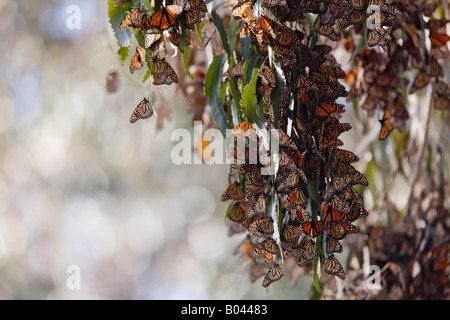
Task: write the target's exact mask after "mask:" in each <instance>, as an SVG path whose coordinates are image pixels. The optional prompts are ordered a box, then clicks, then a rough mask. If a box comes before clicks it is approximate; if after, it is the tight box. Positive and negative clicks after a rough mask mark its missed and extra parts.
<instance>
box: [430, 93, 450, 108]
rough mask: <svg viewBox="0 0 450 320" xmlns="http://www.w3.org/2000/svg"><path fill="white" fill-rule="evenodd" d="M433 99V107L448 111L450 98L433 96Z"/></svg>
mask: <svg viewBox="0 0 450 320" xmlns="http://www.w3.org/2000/svg"><path fill="white" fill-rule="evenodd" d="M433 99H434V106H435V107H436V109H439V110H446V109H450V98H448V97H446V96H444V95H437V96H436V97H434V96H433Z"/></svg>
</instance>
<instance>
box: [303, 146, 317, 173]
mask: <svg viewBox="0 0 450 320" xmlns="http://www.w3.org/2000/svg"><path fill="white" fill-rule="evenodd" d="M299 165H300V167H301V168H302V169H303V170H304V171H315V170H317V169H318V168H319V162H318V161H317V159H316V157H315V156H314V153H312V152H308V151H304V152H303V153H302V155H301V157H300V161H299Z"/></svg>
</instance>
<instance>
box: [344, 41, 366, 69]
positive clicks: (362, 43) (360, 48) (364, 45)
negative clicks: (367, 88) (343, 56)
mask: <svg viewBox="0 0 450 320" xmlns="http://www.w3.org/2000/svg"><path fill="white" fill-rule="evenodd" d="M364 48H366V37H364V39H362V40H361V42H360V43H359V44H358V46H357V47H356V49H355V51H353V53H352V56H351V57H350V59H349V60H348V62H347V64H348V63H351V62H352V61H353V59H355V57H356V56H357V54H358V53H359V52H360V51H361V50H362V49H364Z"/></svg>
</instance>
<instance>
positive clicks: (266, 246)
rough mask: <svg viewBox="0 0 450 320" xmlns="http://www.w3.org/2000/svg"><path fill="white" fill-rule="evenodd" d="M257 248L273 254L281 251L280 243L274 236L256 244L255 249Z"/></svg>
mask: <svg viewBox="0 0 450 320" xmlns="http://www.w3.org/2000/svg"><path fill="white" fill-rule="evenodd" d="M256 248H258V249H259V250H264V251H267V252H269V253H273V254H278V251H279V248H278V245H277V244H276V242H275V241H274V240H273V239H272V238H268V239H265V240H264V241H262V242H260V243H258V244H256V245H255V249H256Z"/></svg>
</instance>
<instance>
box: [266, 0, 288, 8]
mask: <svg viewBox="0 0 450 320" xmlns="http://www.w3.org/2000/svg"><path fill="white" fill-rule="evenodd" d="M262 5H264V6H266V7H285V6H287V1H286V0H262Z"/></svg>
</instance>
